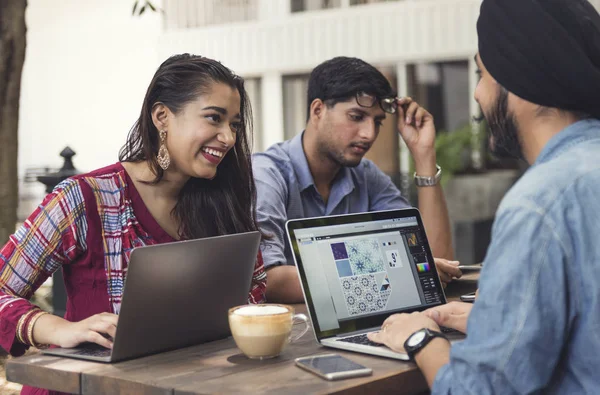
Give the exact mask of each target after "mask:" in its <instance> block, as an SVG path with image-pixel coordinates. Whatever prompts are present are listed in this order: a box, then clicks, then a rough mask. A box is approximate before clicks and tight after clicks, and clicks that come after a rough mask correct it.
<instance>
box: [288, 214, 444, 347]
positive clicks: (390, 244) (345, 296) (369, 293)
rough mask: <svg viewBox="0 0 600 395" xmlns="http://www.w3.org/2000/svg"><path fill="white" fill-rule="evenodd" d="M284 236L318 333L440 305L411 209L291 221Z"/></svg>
mask: <svg viewBox="0 0 600 395" xmlns="http://www.w3.org/2000/svg"><path fill="white" fill-rule="evenodd" d="M288 233H289V238H290V242H291V244H292V251H293V252H294V255H295V259H296V263H297V265H298V269H299V273H300V277H301V280H302V285H303V289H304V293H305V295H306V298H307V303H308V305H309V309H310V310H311V315H312V317H313V325H315V330H316V332H317V333H319V332H321V333H320V335H321V336H329V335H333V334H338V333H347V332H352V331H355V330H361V329H367V328H373V327H376V326H380V325H381V323H382V322H383V320H384V319H385V318H386V317H387V316H389V315H390V314H391V313H395V312H401V311H403V312H408V311H416V310H424V309H425V308H428V307H432V306H436V305H439V304H442V303H445V297H444V293H443V289H442V287H441V284H440V281H439V278H438V275H437V272H436V270H435V266H434V263H433V259H432V257H431V251H430V248H429V245H428V243H427V238H426V235H425V232H424V231H423V225H422V222H421V219H420V215H419V212H418V210H416V209H407V210H393V211H384V212H374V213H362V214H350V215H343V216H334V217H323V218H315V219H302V220H292V221H289V222H288ZM321 336H319V337H321Z"/></svg>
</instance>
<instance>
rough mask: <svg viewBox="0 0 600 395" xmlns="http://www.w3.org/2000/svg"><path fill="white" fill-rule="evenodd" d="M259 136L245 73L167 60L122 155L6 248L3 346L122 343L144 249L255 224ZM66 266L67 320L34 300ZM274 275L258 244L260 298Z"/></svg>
mask: <svg viewBox="0 0 600 395" xmlns="http://www.w3.org/2000/svg"><path fill="white" fill-rule="evenodd" d="M250 134H251V110H250V103H249V101H248V98H247V95H246V91H245V89H244V81H243V80H242V79H241V78H240V77H238V76H236V75H235V74H233V73H232V72H231V70H229V69H228V68H226V67H225V66H223V65H222V64H221V63H219V62H217V61H215V60H212V59H208V58H204V57H201V56H194V55H189V54H183V55H177V56H173V57H171V58H169V59H167V60H166V61H165V62H164V63H163V64H162V65H161V66H160V67H159V68H158V70H157V72H156V74H155V75H154V78H153V79H152V81H151V82H150V86H149V87H148V90H147V92H146V96H145V98H144V102H143V104H142V110H141V113H140V116H139V118H138V120H137V121H136V122H135V124H134V126H133V128H132V129H131V131H130V133H129V136H128V138H127V142H126V144H125V146H124V147H123V148H122V149H121V152H120V155H119V159H120V162H118V163H116V164H113V165H110V166H107V167H105V168H102V169H99V170H96V171H93V172H91V173H88V174H82V175H78V176H75V177H73V178H70V179H67V180H65V181H64V182H62V183H61V184H59V185H58V186H57V187H56V188H55V189H54V191H53V192H52V193H51V194H49V195H48V196H46V198H45V199H44V201H43V202H42V204H41V205H40V206H39V207H38V209H37V210H36V211H35V212H34V213H33V214H32V215H31V216H30V217H29V218H28V219H27V221H25V223H24V225H23V226H22V227H21V228H20V229H18V230H17V232H16V233H15V234H14V235H12V236H11V237H10V240H9V242H8V243H7V244H6V245H5V246H4V247H3V248H2V249H0V321H1V322H2V325H1V327H0V346H2V348H4V349H5V350H6V351H9V352H10V353H11V354H12V355H21V354H23V353H24V352H25V350H26V349H27V348H28V347H30V346H40V345H45V344H51V345H58V346H61V347H74V346H76V345H78V344H79V343H82V342H94V343H98V344H100V345H103V346H105V347H111V346H112V343H111V341H110V340H109V339H107V337H114V335H115V332H116V323H117V314H118V313H119V311H120V307H121V297H122V292H123V285H124V282H125V275H126V273H127V266H128V262H129V256H130V254H131V250H132V249H133V248H134V247H138V246H143V245H151V244H159V243H166V242H171V241H175V240H179V239H193V238H202V237H208V236H216V235H225V234H232V233H240V232H247V231H254V230H256V229H257V225H256V220H255V213H254V207H255V200H256V197H255V195H256V193H255V187H254V179H253V177H252V170H251V167H250V148H249V146H248V141H249V140H250ZM215 264H218V262H215ZM59 267H62V270H63V274H64V278H65V285H66V289H67V294H68V304H67V312H66V314H65V319H62V318H59V317H56V316H53V315H50V314H47V313H46V312H44V311H42V310H40V309H39V308H38V307H36V306H34V305H33V304H31V303H30V302H29V299H30V298H31V296H32V295H33V293H34V292H35V290H36V289H37V288H38V287H39V286H40V285H41V284H42V283H43V282H44V281H45V280H46V279H47V278H48V277H49V276H51V275H52V273H53V272H54V271H56V270H57V269H58V268H59ZM265 285H266V275H265V273H264V269H263V262H262V257H261V256H260V254H259V256H258V257H257V260H256V265H255V271H254V278H253V283H252V289H250V290H249V296H248V301H249V302H250V303H260V302H262V301H264V291H265ZM106 335H108V336H106ZM34 391H35V390H34V389H31V388H27V387H24V390H23V393H33V392H34ZM35 393H36V394H41V393H48V392H43V391H42V392H35Z"/></svg>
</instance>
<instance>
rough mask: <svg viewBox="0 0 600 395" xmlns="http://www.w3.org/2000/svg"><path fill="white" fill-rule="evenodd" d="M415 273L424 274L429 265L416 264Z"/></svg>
mask: <svg viewBox="0 0 600 395" xmlns="http://www.w3.org/2000/svg"><path fill="white" fill-rule="evenodd" d="M417 271H418V272H419V273H426V272H428V271H429V263H427V262H425V263H417Z"/></svg>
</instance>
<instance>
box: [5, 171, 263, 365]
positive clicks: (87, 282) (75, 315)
mask: <svg viewBox="0 0 600 395" xmlns="http://www.w3.org/2000/svg"><path fill="white" fill-rule="evenodd" d="M171 241H174V239H173V238H172V237H171V236H169V235H168V234H167V233H166V232H165V231H164V230H163V229H162V228H161V227H160V226H159V225H158V223H157V222H156V221H155V220H154V218H153V217H152V215H151V214H150V212H149V211H148V209H147V208H146V206H145V205H144V203H143V201H142V199H141V197H140V195H139V194H138V192H137V190H136V189H135V187H134V185H133V182H132V181H131V179H130V178H129V176H128V175H127V172H126V171H125V169H124V168H123V166H122V165H121V164H120V163H117V164H114V165H111V166H108V167H105V168H103V169H99V170H96V171H94V172H92V173H88V174H84V175H78V176H76V177H73V178H70V179H67V180H65V181H63V182H62V183H61V184H59V185H58V186H57V187H56V188H55V189H54V191H53V192H52V193H51V194H49V195H48V196H46V198H45V199H44V201H43V202H42V204H41V205H40V206H39V207H38V208H37V209H36V210H35V211H34V212H33V214H31V216H30V217H29V218H28V219H27V220H26V221H25V223H24V224H23V226H21V227H20V229H18V230H17V232H16V233H15V234H14V235H12V236H11V237H10V240H9V241H8V243H7V244H6V245H5V246H4V247H3V248H2V249H1V250H0V346H2V347H3V348H4V349H5V350H7V351H9V352H10V353H11V354H13V355H20V354H22V353H23V352H24V351H25V350H26V348H27V345H25V344H22V343H20V342H19V341H18V340H17V339H16V338H15V334H16V331H17V324H18V321H19V319H20V318H21V317H22V316H23V315H24V314H25V313H27V312H29V311H30V310H32V309H34V308H35V306H34V305H32V304H31V303H29V301H28V299H30V298H31V296H32V295H33V293H34V292H35V290H36V289H37V288H38V287H39V286H40V285H42V283H43V282H44V281H46V279H47V278H48V277H49V276H51V275H52V273H53V272H54V271H56V270H57V269H58V268H59V267H62V269H63V275H64V279H65V286H66V291H67V295H68V301H67V311H66V314H65V318H66V319H67V320H69V321H80V320H82V319H85V318H87V317H90V316H92V315H94V314H98V313H102V312H112V313H116V314H118V313H119V311H120V308H121V297H122V294H123V285H124V282H125V276H126V274H127V264H128V262H129V257H130V254H131V251H132V250H133V248H135V247H138V246H144V245H151V244H159V243H166V242H171ZM265 288H266V274H265V272H264V268H263V262H262V257H261V255H260V253H259V256H258V258H257V261H256V267H255V271H254V278H253V281H252V289H251V290H250V293H249V296H248V301H249V302H250V303H261V302H264V295H265Z"/></svg>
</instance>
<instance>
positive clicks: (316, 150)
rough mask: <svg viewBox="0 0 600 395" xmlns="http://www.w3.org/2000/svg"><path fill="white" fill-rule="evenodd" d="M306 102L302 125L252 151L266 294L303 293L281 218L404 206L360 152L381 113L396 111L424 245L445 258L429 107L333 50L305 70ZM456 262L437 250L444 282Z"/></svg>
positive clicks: (447, 244)
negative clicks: (263, 237)
mask: <svg viewBox="0 0 600 395" xmlns="http://www.w3.org/2000/svg"><path fill="white" fill-rule="evenodd" d="M307 104H308V121H307V125H306V129H305V131H304V132H303V133H301V134H300V135H298V136H296V137H295V138H293V139H291V140H289V141H285V142H283V143H280V144H275V145H273V146H272V147H270V148H269V149H268V150H267V151H266V152H264V153H259V154H255V155H254V157H253V170H254V177H255V179H256V187H257V191H258V199H257V218H258V223H259V226H260V227H261V229H262V230H263V231H264V232H266V233H268V234H270V235H271V236H272V237H271V239H267V240H264V241H263V242H262V245H261V250H262V254H263V259H264V263H265V267H266V269H267V299H268V300H269V301H276V302H282V303H298V302H302V301H303V295H302V289H301V287H300V281H299V279H298V274H297V271H296V268H295V267H294V266H293V265H294V262H293V258H292V256H291V252H290V249H289V245H288V243H287V242H286V239H285V222H286V221H287V220H288V219H294V218H306V217H315V216H324V215H335V214H349V213H358V212H365V211H375V210H389V209H397V208H404V207H409V203H408V201H407V200H406V199H405V198H404V197H403V196H402V195H401V194H400V191H399V190H398V188H396V186H395V185H394V184H393V183H392V181H391V179H390V177H388V176H387V175H385V174H384V173H383V172H382V171H381V170H380V169H378V168H377V166H375V164H374V163H373V162H371V161H369V160H367V159H364V158H363V156H364V155H365V154H366V153H367V151H368V150H369V148H370V147H371V145H372V144H373V143H374V142H375V139H376V138H377V134H378V133H379V127H380V126H381V123H382V122H383V120H384V119H385V118H386V113H391V114H397V115H398V130H399V131H400V134H401V136H402V138H403V139H404V141H405V142H406V144H407V146H408V148H409V150H410V151H411V154H412V156H413V159H414V161H415V168H416V177H415V182H416V183H417V186H418V193H419V208H420V209H421V211H422V215H423V222H424V225H425V228H426V230H427V236H428V238H429V241H430V244H431V249H432V251H433V254H434V256H436V257H441V258H446V259H452V256H453V251H452V240H451V234H450V222H449V219H448V210H447V208H446V202H445V200H444V194H443V191H442V188H441V186H440V185H439V183H438V182H439V177H440V175H441V170H440V169H439V167H437V166H436V156H435V149H434V142H435V126H434V123H433V118H432V116H431V115H430V114H429V113H428V112H427V111H426V110H425V109H423V108H422V107H420V106H419V105H418V104H417V103H415V102H414V101H412V99H411V98H403V99H397V98H396V95H395V93H394V90H393V89H392V87H391V86H390V83H389V82H388V80H387V79H386V78H385V77H384V76H383V74H381V72H379V71H378V70H377V69H376V68H375V67H373V66H371V65H370V64H368V63H366V62H364V61H362V60H360V59H356V58H347V57H337V58H333V59H331V60H328V61H326V62H324V63H322V64H320V65H319V66H317V67H316V68H315V69H314V70H313V71H312V73H311V75H310V79H309V83H308V103H307ZM457 265H458V262H449V261H447V260H443V259H438V260H436V266H437V268H438V272H440V275H441V276H442V280H443V281H445V282H448V281H450V279H451V277H452V276H454V277H459V276H460V275H461V272H460V270H459V269H458V268H457Z"/></svg>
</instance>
